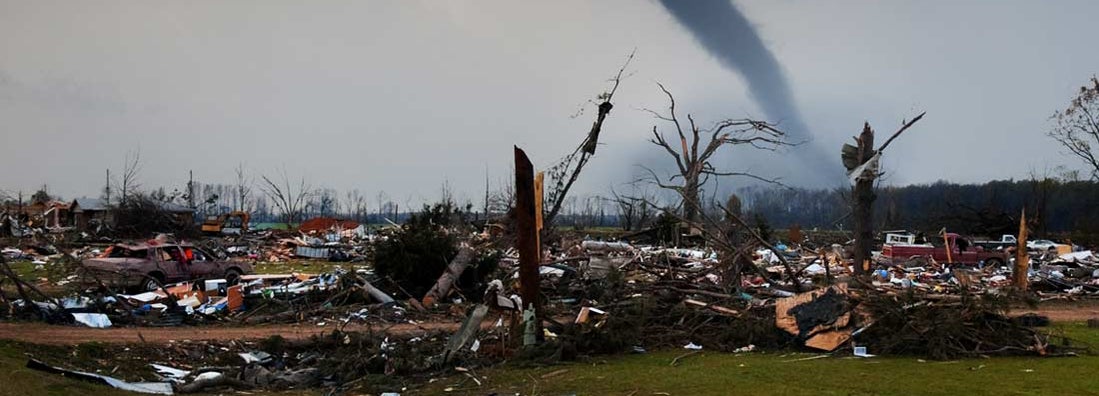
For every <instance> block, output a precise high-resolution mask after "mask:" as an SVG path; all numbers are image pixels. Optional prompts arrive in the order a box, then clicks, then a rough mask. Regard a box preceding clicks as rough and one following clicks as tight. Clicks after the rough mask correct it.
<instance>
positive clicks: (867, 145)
mask: <svg viewBox="0 0 1099 396" xmlns="http://www.w3.org/2000/svg"><path fill="white" fill-rule="evenodd" d="M874 154H875V152H874V130H873V129H870V123H865V124H863V128H862V134H860V135H859V139H858V156H857V158H858V163H859V164H865V163H867V162H868V161H870V159H871V158H872V157H873V156H874ZM852 195H853V196H854V199H855V205H854V206H855V207H854V210H853V212H854V219H855V254H854V256H855V257H854V258H855V262H854V264H855V274H856V275H865V274H866V273H867V272H869V271H870V245H871V243H873V241H874V231H873V228H872V221H871V220H872V216H873V205H874V199H875V198H877V197H876V196H875V195H874V178H873V177H860V178H858V179H857V180H856V181H855V187H854V191H853V194H852Z"/></svg>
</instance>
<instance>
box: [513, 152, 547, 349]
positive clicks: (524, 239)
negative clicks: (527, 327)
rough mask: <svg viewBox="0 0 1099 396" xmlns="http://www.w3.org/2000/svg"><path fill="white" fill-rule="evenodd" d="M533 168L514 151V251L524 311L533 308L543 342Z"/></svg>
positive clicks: (527, 160) (522, 155)
mask: <svg viewBox="0 0 1099 396" xmlns="http://www.w3.org/2000/svg"><path fill="white" fill-rule="evenodd" d="M535 201H536V200H535V195H534V165H533V164H531V163H530V159H529V158H527V154H526V153H525V152H523V150H522V149H520V148H519V147H515V223H516V234H517V235H516V246H515V247H516V249H517V250H518V251H519V288H520V290H519V291H520V295H521V296H522V297H523V309H524V310H526V309H528V308H530V307H532V306H533V307H534V315H535V319H534V334H535V337H537V339H538V340H539V341H541V339H542V337H543V336H542V321H541V317H542V309H541V306H542V304H541V301H539V298H540V295H541V290H540V286H539V281H538V264H539V261H540V259H539V252H538V229H537V228H538V224H537V220H536V219H537V217H536V215H535V207H536V203H535Z"/></svg>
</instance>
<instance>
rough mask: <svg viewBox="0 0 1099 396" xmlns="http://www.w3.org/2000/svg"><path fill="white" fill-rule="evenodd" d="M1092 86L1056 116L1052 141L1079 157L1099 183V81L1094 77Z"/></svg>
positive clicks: (1051, 135) (1088, 86)
mask: <svg viewBox="0 0 1099 396" xmlns="http://www.w3.org/2000/svg"><path fill="white" fill-rule="evenodd" d="M1089 83H1090V85H1085V86H1083V87H1080V91H1079V92H1077V93H1076V97H1074V98H1072V102H1071V103H1070V104H1069V106H1068V108H1066V109H1064V110H1061V111H1058V112H1056V113H1054V114H1053V117H1051V118H1052V119H1053V122H1054V126H1053V129H1051V130H1050V131H1049V133H1048V135H1049V136H1050V137H1052V138H1053V139H1054V140H1057V141H1058V142H1060V143H1061V145H1062V146H1065V148H1066V149H1068V151H1069V152H1070V153H1072V155H1075V156H1076V157H1079V158H1080V159H1081V160H1083V161H1084V163H1085V164H1087V166H1088V168H1089V169H1090V170H1091V178H1092V179H1093V180H1094V179H1099V158H1096V154H1097V153H1096V148H1095V145H1099V79H1097V78H1096V77H1095V76H1092V77H1091V81H1090V82H1089Z"/></svg>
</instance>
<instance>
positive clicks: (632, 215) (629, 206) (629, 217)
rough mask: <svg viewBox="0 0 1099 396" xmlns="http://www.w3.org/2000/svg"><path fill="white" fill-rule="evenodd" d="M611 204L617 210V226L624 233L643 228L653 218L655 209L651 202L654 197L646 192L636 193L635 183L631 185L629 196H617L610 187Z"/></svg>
mask: <svg viewBox="0 0 1099 396" xmlns="http://www.w3.org/2000/svg"><path fill="white" fill-rule="evenodd" d="M611 196H612V197H613V198H611V201H612V203H614V206H615V207H616V208H617V209H618V225H619V226H621V227H622V230H624V231H633V230H635V229H639V228H643V227H645V226H646V225H647V224H648V223H649V222H650V221H651V220H652V218H653V214H654V213H655V212H656V208H655V207H654V206H653V204H652V202H654V201H655V200H656V197H655V196H653V195H651V194H649V193H648V192H647V191H641V192H640V193H639V192H638V191H637V186H636V183H634V185H633V192H632V194H631V195H623V194H619V193H618V192H617V191H615V190H614V187H611Z"/></svg>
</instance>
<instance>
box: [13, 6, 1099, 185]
mask: <svg viewBox="0 0 1099 396" xmlns="http://www.w3.org/2000/svg"><path fill="white" fill-rule="evenodd" d="M736 4H737V7H739V8H740V10H741V11H743V13H744V14H745V15H746V16H747V18H748V19H749V20H750V21H751V22H752V23H753V24H754V25H755V26H756V27H757V28H758V33H759V35H760V36H761V38H762V40H763V42H764V44H765V45H766V46H767V47H768V48H769V49H770V50H771V51H772V52H773V54H774V56H775V58H776V59H777V60H778V62H779V64H780V65H781V67H782V68H783V69H784V71H785V73H786V77H787V78H788V79H789V85H790V87H791V90H792V94H793V97H794V100H795V101H796V105H797V107H798V109H799V110H800V112H801V115H802V117H803V119H804V121H805V123H806V124H807V125H808V128H809V129H810V133H811V135H812V136H813V139H814V144H818V145H820V146H821V147H825V148H828V149H829V150H833V151H831V152H834V153H835V164H836V165H835V169H827V170H825V169H797V167H793V168H794V169H788V168H791V167H789V166H776V165H774V164H775V163H789V161H788V158H787V159H784V156H790V155H796V154H797V153H796V152H794V153H766V154H759V153H756V154H751V155H739V152H738V151H737V150H740V149H737V150H734V151H731V152H730V155H727V156H725V157H723V158H722V159H721V160H720V161H719V164H720V165H721V166H726V167H728V168H729V169H735V170H743V169H750V170H752V171H754V172H756V173H760V174H763V175H765V176H776V177H777V176H782V177H785V178H787V179H788V180H802V179H806V177H804V175H803V176H802V177H800V178H799V177H798V176H797V175H791V174H789V173H790V172H804V173H805V174H812V175H814V176H812V177H809V178H808V179H817V178H818V176H816V175H820V176H819V178H820V179H822V180H823V179H828V178H831V177H833V176H835V175H837V174H839V173H841V172H842V170H841V166H840V165H839V156H838V152H839V147H840V145H841V144H842V143H844V142H848V141H850V139H851V136H853V135H855V134H856V133H857V132H858V131H859V130H860V128H861V126H862V123H863V121H869V122H870V123H871V125H873V126H874V127H875V129H877V130H878V132H879V136H881V135H887V134H889V133H892V132H893V131H894V130H895V129H896V128H897V127H898V126H899V125H900V122H901V120H902V119H903V118H907V117H911V116H913V115H915V114H918V113H919V112H921V111H927V113H928V115H927V117H926V118H925V119H924V120H923V121H921V122H920V123H919V124H917V127H915V128H914V129H913V130H911V131H909V132H906V134H905V135H904V136H902V137H901V139H899V140H898V141H897V142H895V143H894V145H893V146H892V148H891V149H890V150H889V152H887V154H886V156H885V165H886V168H887V170H888V171H889V176H888V179H887V180H888V182H889V183H892V184H908V183H925V182H933V181H936V180H940V179H946V180H950V181H956V182H982V181H986V180H989V179H1006V178H1016V179H1019V178H1027V177H1029V175H1030V174H1031V173H1035V172H1037V173H1042V172H1044V171H1046V170H1047V169H1051V168H1053V167H1056V166H1058V165H1068V166H1070V167H1073V168H1075V167H1077V162H1075V161H1074V160H1073V159H1071V158H1066V157H1065V156H1064V155H1063V154H1062V153H1061V150H1060V149H1059V147H1058V146H1057V145H1056V143H1055V142H1053V141H1052V140H1050V139H1049V138H1048V137H1046V136H1045V131H1046V130H1047V129H1048V126H1049V122H1048V117H1049V116H1050V114H1051V113H1052V112H1053V111H1054V110H1056V109H1058V108H1063V107H1064V106H1065V105H1066V104H1067V103H1068V100H1069V98H1070V97H1071V96H1072V94H1073V93H1074V91H1075V90H1076V88H1077V87H1079V86H1080V85H1082V84H1083V83H1084V82H1085V81H1086V80H1087V79H1088V78H1089V77H1090V76H1092V75H1093V74H1096V73H1097V72H1099V51H1095V50H1094V48H1095V43H1094V37H1095V31H1094V28H1092V26H1094V22H1093V19H1094V16H1095V15H1099V2H1095V1H1077V2H1072V1H1058V2H1056V4H1051V3H1046V2H1038V1H968V2H967V1H904V2H902V1H845V2H837V1H738V2H736ZM634 48H636V50H637V56H636V58H635V59H634V61H633V63H632V64H631V66H630V68H629V70H630V72H631V74H630V75H629V77H628V78H627V79H625V80H624V81H623V82H622V86H621V87H620V88H619V91H618V93H617V94H616V97H615V99H616V100H615V108H614V110H613V111H612V113H611V114H610V116H609V118H608V120H607V122H606V124H605V125H604V130H603V135H602V139H601V142H602V143H603V145H602V146H601V147H600V148H599V150H598V153H597V155H596V157H595V158H594V159H593V160H592V162H591V163H590V169H589V170H588V171H587V172H586V173H585V174H584V175H583V176H582V178H581V180H580V182H579V183H578V186H577V188H578V190H579V191H578V192H580V193H604V192H606V191H608V190H609V187H610V186H611V185H618V184H621V183H624V182H627V181H630V180H632V178H633V176H634V175H635V174H637V165H639V164H645V165H649V166H652V167H661V166H663V165H666V162H665V161H666V160H667V159H666V158H665V157H663V156H662V155H661V154H660V152H659V151H657V150H656V149H655V148H654V147H653V146H651V145H650V144H648V143H647V142H646V139H647V137H648V134H649V133H650V130H651V128H652V126H653V125H655V124H658V123H657V121H656V120H654V119H653V118H652V117H651V115H649V114H648V113H645V112H643V111H641V110H640V109H642V108H653V109H661V108H663V107H665V106H666V102H665V100H664V98H663V96H662V95H661V93H660V91H659V89H658V88H657V87H656V84H655V83H656V82H657V81H659V82H662V83H663V84H665V85H666V86H667V87H668V88H669V89H670V90H671V91H672V92H673V93H674V94H675V95H676V96H677V99H678V106H679V109H680V110H681V111H682V112H684V113H686V112H690V113H692V114H693V115H694V116H695V118H696V120H699V121H700V122H701V123H703V124H710V123H712V122H714V121H717V120H719V119H722V118H729V117H732V118H740V117H754V118H765V115H764V113H763V111H762V110H761V108H760V107H759V106H758V105H757V104H756V103H753V100H752V98H751V96H750V95H749V93H748V91H747V87H748V84H747V83H746V81H744V80H743V79H742V78H741V76H740V75H738V74H736V73H734V72H732V71H730V70H728V69H726V68H724V67H723V66H722V64H721V63H720V62H719V61H718V60H717V59H716V58H714V57H713V56H711V55H710V54H709V53H708V52H707V50H706V49H705V48H703V47H702V46H700V45H699V44H697V43H696V42H695V40H694V39H693V38H692V36H691V34H690V32H689V31H688V30H686V29H684V27H683V26H681V25H680V24H679V22H677V20H676V19H675V18H674V17H673V16H672V15H671V14H670V13H669V12H668V11H667V10H665V9H664V7H662V6H661V5H660V4H659V3H658V2H656V1H644V0H641V1H638V0H629V1H549V2H544V1H543V2H535V1H469V2H460V1H408V0H402V1H346V2H344V1H305V2H303V1H287V2H281V1H280V2H276V1H94V2H92V1H44V0H35V1H14V0H13V1H8V0H3V1H0V131H2V132H0V133H3V144H2V145H0V190H6V191H16V190H20V189H21V190H24V191H27V192H28V193H29V192H30V191H33V190H34V189H36V188H37V187H38V186H41V185H42V184H47V185H48V186H49V188H50V190H51V192H54V193H58V194H61V195H63V196H65V197H69V198H71V197H75V196H96V195H98V192H99V190H100V189H101V188H102V184H103V179H104V170H105V169H107V168H111V169H113V170H115V171H118V170H120V169H121V167H122V164H123V158H124V156H125V154H126V152H127V151H128V150H140V152H141V155H142V158H143V168H142V171H141V180H142V182H143V184H144V185H145V186H167V187H169V189H171V188H173V187H181V186H182V185H183V183H185V182H186V180H187V171H188V170H193V171H194V173H195V178H196V179H198V180H200V181H204V182H224V183H230V182H231V181H232V176H231V173H232V169H233V168H234V167H235V166H236V165H237V164H238V163H239V162H244V163H246V165H247V167H248V169H249V170H250V171H251V172H252V173H255V174H259V173H268V174H271V173H274V171H275V170H276V169H278V168H280V167H283V166H285V167H286V169H287V171H288V173H289V174H290V175H291V176H295V177H296V176H300V175H304V176H306V177H308V178H309V179H310V180H312V181H313V183H314V184H315V185H318V186H325V187H331V188H336V189H339V190H348V189H352V188H358V189H360V190H362V191H363V192H364V193H365V194H366V195H367V196H369V197H373V196H374V195H375V194H376V193H377V192H378V191H385V192H386V193H388V194H389V195H390V196H393V197H397V198H398V200H413V201H419V200H430V199H434V198H436V197H438V195H439V190H440V185H441V184H442V183H443V182H444V180H446V181H449V183H450V184H451V185H452V186H453V188H454V189H455V190H457V192H458V194H459V196H460V197H467V198H469V199H472V200H473V201H474V202H479V201H480V199H479V198H477V197H480V196H481V194H483V189H484V180H485V174H486V170H487V173H488V174H489V176H490V179H491V180H492V183H493V185H494V186H495V185H497V184H499V183H500V181H501V180H503V179H505V178H507V177H511V176H510V175H509V174H508V172H509V171H510V170H509V166H510V165H509V164H510V161H511V146H512V145H513V144H514V145H519V146H520V147H523V148H526V149H527V152H528V154H530V156H531V157H532V159H533V160H534V161H535V166H536V167H539V168H543V169H544V168H547V167H549V166H550V165H552V164H553V163H554V162H555V161H556V160H557V159H559V158H561V157H562V156H564V155H565V154H567V153H569V152H571V151H572V149H574V148H575V147H576V145H577V144H578V143H579V142H580V140H581V139H582V138H583V137H584V135H585V134H586V132H587V129H588V128H589V127H590V125H591V122H592V120H593V116H594V108H593V106H592V105H591V103H590V101H591V100H593V99H594V98H595V96H596V95H597V94H599V93H600V92H602V91H604V90H606V89H607V88H608V85H607V79H608V78H609V77H611V76H613V74H614V72H615V71H616V70H617V69H618V68H619V67H620V66H621V64H622V62H623V60H624V59H625V57H626V55H627V54H628V53H629V52H630V51H632V50H633V49H634ZM585 106H586V108H585ZM582 108H584V109H585V110H586V111H584V112H583V113H582V114H580V115H578V116H577V113H578V111H579V110H581V109H582ZM660 126H661V127H664V126H665V125H660ZM669 132H670V131H669ZM880 139H884V137H881V138H880ZM783 161H786V162H783ZM829 172H830V173H829ZM725 183H726V184H727V185H732V184H735V183H736V181H728V182H725Z"/></svg>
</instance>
